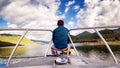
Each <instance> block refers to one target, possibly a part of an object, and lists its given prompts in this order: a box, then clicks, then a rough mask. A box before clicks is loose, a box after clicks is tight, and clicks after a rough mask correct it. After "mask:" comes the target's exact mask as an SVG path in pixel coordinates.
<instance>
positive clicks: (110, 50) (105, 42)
mask: <svg viewBox="0 0 120 68" xmlns="http://www.w3.org/2000/svg"><path fill="white" fill-rule="evenodd" d="M101 28H120V25H119V26H103V27H87V28H76V29H70V31H73V30H85V29H93V30H94V31H95V32H96V33H97V34H98V36H99V37H100V38H101V39H102V41H103V42H104V44H105V46H106V47H107V49H108V51H109V52H110V54H111V55H112V58H113V60H114V61H115V63H116V64H118V61H117V59H116V57H115V55H114V53H113V51H112V49H111V48H110V46H109V45H108V43H107V41H106V40H105V39H104V38H103V36H102V34H101V33H100V32H99V31H98V29H101Z"/></svg>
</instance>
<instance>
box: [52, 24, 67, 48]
mask: <svg viewBox="0 0 120 68" xmlns="http://www.w3.org/2000/svg"><path fill="white" fill-rule="evenodd" d="M68 40H69V39H68V29H67V28H65V27H64V26H58V27H57V28H56V29H55V30H54V31H53V43H54V46H55V47H56V48H58V49H64V48H67V46H68Z"/></svg>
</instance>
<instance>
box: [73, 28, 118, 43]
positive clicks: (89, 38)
mask: <svg viewBox="0 0 120 68" xmlns="http://www.w3.org/2000/svg"><path fill="white" fill-rule="evenodd" d="M99 32H100V33H101V34H102V36H103V37H104V38H105V39H106V40H107V41H120V28H118V29H114V30H112V29H104V30H100V31H99ZM72 39H73V41H74V42H80V43H81V42H100V41H101V39H100V37H99V36H98V35H97V33H96V32H94V33H90V32H88V31H85V32H83V33H80V34H78V35H77V36H72Z"/></svg>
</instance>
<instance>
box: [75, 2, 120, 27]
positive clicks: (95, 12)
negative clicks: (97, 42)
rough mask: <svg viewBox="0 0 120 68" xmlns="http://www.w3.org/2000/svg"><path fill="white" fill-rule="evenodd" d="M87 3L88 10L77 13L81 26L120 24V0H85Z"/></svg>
mask: <svg viewBox="0 0 120 68" xmlns="http://www.w3.org/2000/svg"><path fill="white" fill-rule="evenodd" d="M85 4H86V6H87V8H86V10H84V9H81V10H80V11H79V12H78V13H77V15H76V18H77V20H78V24H79V27H95V26H112V25H120V19H119V18H120V1H119V0H103V1H100V0H85Z"/></svg>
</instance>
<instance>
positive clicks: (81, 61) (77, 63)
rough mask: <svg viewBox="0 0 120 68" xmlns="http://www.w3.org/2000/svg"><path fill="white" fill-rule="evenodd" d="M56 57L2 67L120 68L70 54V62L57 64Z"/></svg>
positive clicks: (33, 59)
mask: <svg viewBox="0 0 120 68" xmlns="http://www.w3.org/2000/svg"><path fill="white" fill-rule="evenodd" d="M56 58H57V57H52V56H49V57H37V58H31V59H28V60H26V61H23V62H18V63H15V64H10V65H9V66H6V67H0V68H120V65H118V64H115V63H112V62H105V61H101V60H95V59H88V58H85V57H77V56H70V63H69V64H65V65H57V64H55V63H54V61H55V59H56Z"/></svg>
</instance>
